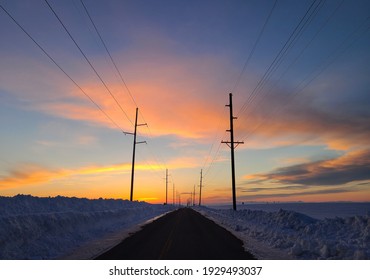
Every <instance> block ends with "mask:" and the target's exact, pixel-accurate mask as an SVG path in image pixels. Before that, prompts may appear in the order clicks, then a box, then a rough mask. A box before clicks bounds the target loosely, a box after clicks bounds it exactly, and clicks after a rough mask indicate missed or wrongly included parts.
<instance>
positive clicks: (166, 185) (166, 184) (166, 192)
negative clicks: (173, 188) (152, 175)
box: [166, 169, 168, 205]
mask: <svg viewBox="0 0 370 280" xmlns="http://www.w3.org/2000/svg"><path fill="white" fill-rule="evenodd" d="M167 194H168V169H166V205H167Z"/></svg>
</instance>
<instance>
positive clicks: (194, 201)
mask: <svg viewBox="0 0 370 280" xmlns="http://www.w3.org/2000/svg"><path fill="white" fill-rule="evenodd" d="M193 206H195V185H194V190H193Z"/></svg>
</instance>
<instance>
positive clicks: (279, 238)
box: [198, 207, 370, 259]
mask: <svg viewBox="0 0 370 280" xmlns="http://www.w3.org/2000/svg"><path fill="white" fill-rule="evenodd" d="M198 211H200V212H201V213H202V214H204V215H206V216H207V217H209V218H212V219H213V220H215V221H216V222H218V223H219V224H221V225H222V226H224V227H226V228H229V229H231V230H232V231H233V232H236V234H237V235H238V236H239V238H241V239H243V241H244V243H245V246H246V248H247V250H248V249H251V248H250V245H251V242H253V241H255V242H257V243H259V244H267V245H268V246H269V247H270V248H274V249H278V250H279V251H280V252H281V253H282V254H288V255H289V256H290V257H291V258H293V259H370V216H369V215H366V216H355V217H346V218H334V219H324V220H318V219H314V218H311V217H309V216H306V215H304V214H300V213H297V212H293V211H286V210H279V211H277V212H265V211H253V210H239V211H233V210H219V209H218V210H217V209H210V208H206V207H201V208H198ZM252 247H253V246H252ZM254 247H256V248H257V250H254V249H253V248H252V249H251V251H252V253H255V254H256V255H257V257H260V258H265V259H270V258H274V257H271V255H269V254H266V253H263V254H261V252H258V246H254ZM253 251H254V252H253ZM256 251H257V252H256Z"/></svg>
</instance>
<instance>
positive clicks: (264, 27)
mask: <svg viewBox="0 0 370 280" xmlns="http://www.w3.org/2000/svg"><path fill="white" fill-rule="evenodd" d="M276 4H277V0H275V2H274V5H273V6H272V8H271V10H270V13H269V14H268V16H267V18H266V20H265V23H264V24H263V26H262V29H261V31H260V33H259V34H258V37H257V39H256V41H255V42H254V45H253V47H252V50H251V52H250V53H249V55H248V58H247V60H246V61H245V63H244V66H243V69H242V71H241V72H240V75H239V77H238V79H237V80H236V83H235V85H234V87H233V89H232V91H231V92H232V93H235V91H236V89H237V87H238V86H239V83H240V80H241V78H242V77H243V74H244V72H245V70H246V68H247V66H248V64H249V61H250V60H251V58H252V56H253V54H254V52H255V50H256V47H257V45H258V43H259V41H260V40H261V37H262V35H263V33H264V32H265V29H266V26H267V23H268V22H269V20H270V18H271V15H272V13H273V11H274V10H275V7H276Z"/></svg>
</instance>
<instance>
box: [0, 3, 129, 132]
mask: <svg viewBox="0 0 370 280" xmlns="http://www.w3.org/2000/svg"><path fill="white" fill-rule="evenodd" d="M0 7H1V9H2V10H3V11H4V12H5V13H6V14H7V15H8V16H9V17H10V18H11V20H12V21H13V22H14V23H15V24H16V25H17V26H18V27H19V28H20V29H21V30H22V31H23V33H25V34H26V35H27V37H28V38H30V39H31V40H32V41H33V42H34V43H35V45H36V46H37V47H38V48H39V49H40V50H41V51H42V52H43V53H44V54H45V55H46V56H47V57H48V58H49V59H50V60H51V61H52V62H53V63H54V64H55V66H57V67H58V68H59V70H60V71H62V72H63V74H64V75H65V76H66V77H67V78H68V79H69V80H70V81H71V82H72V83H73V84H74V85H75V86H76V87H77V88H78V89H79V90H80V91H81V92H82V93H83V94H84V95H85V96H86V97H87V98H88V99H89V100H90V101H91V102H92V103H93V104H94V105H95V107H96V108H97V109H98V110H99V111H101V112H102V113H103V114H104V116H106V117H107V119H109V120H110V122H111V123H113V124H114V125H115V126H116V127H117V128H118V129H119V130H121V131H123V129H122V128H121V127H120V126H119V125H118V124H117V123H116V122H115V121H114V120H113V119H112V118H111V117H110V116H109V115H108V114H107V113H106V112H105V111H104V110H103V108H102V107H100V106H99V104H97V103H96V102H95V101H94V99H93V98H92V97H91V96H90V95H89V94H88V93H87V92H86V91H84V90H83V89H82V88H81V86H80V85H79V84H78V83H77V82H76V81H75V80H74V79H73V78H72V77H71V76H70V75H69V74H68V73H67V72H66V71H65V70H64V69H63V68H62V67H61V66H60V65H59V64H58V63H57V62H56V60H55V59H54V58H53V57H52V56H51V55H50V54H49V53H48V52H47V51H46V50H45V49H44V48H43V47H42V46H41V45H40V44H39V43H38V42H37V41H36V40H35V39H34V38H33V37H32V36H31V34H30V33H29V32H27V30H26V29H25V28H24V27H23V26H22V25H21V24H20V23H19V22H18V21H17V20H16V19H15V18H14V17H13V16H12V15H11V14H10V13H9V12H8V11H7V10H6V9H5V8H4V7H3V6H2V5H0Z"/></svg>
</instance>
